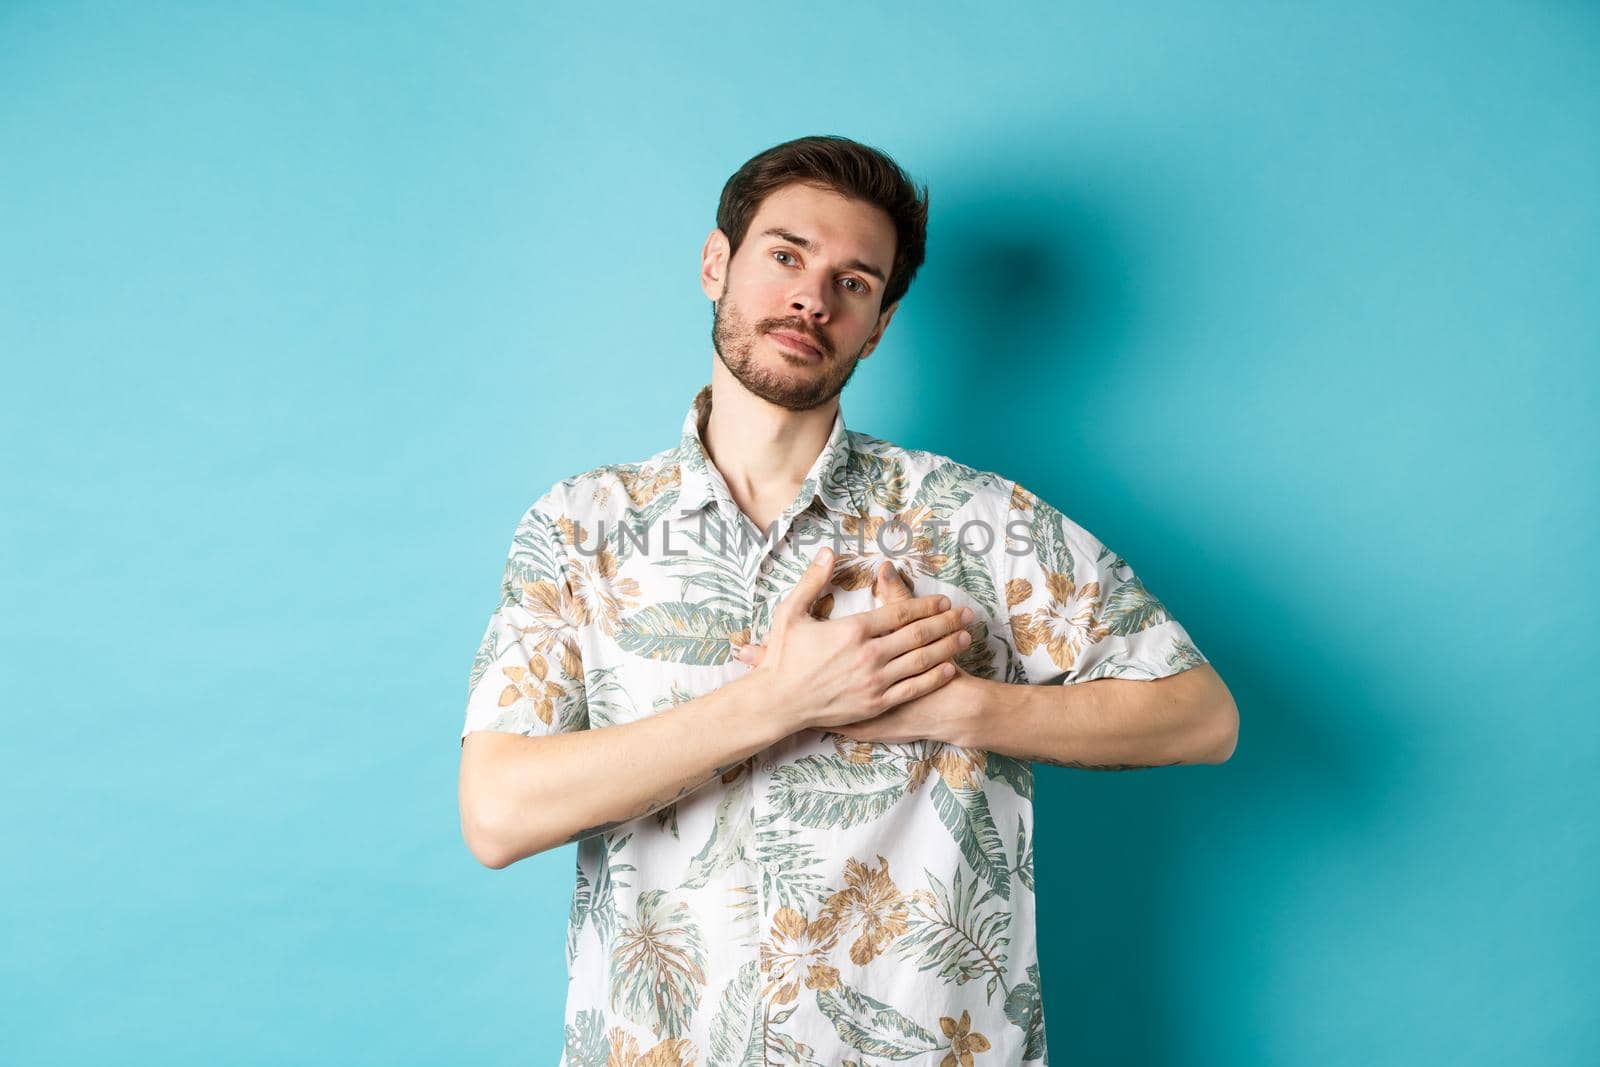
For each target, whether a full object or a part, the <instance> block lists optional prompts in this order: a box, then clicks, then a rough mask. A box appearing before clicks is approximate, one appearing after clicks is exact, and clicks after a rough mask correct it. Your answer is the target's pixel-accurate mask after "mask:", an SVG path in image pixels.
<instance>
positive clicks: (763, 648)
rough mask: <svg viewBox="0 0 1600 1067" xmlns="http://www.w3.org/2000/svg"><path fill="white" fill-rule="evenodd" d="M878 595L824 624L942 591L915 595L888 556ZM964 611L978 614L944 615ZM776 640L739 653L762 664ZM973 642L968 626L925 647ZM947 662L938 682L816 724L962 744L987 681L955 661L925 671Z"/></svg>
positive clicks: (862, 736)
mask: <svg viewBox="0 0 1600 1067" xmlns="http://www.w3.org/2000/svg"><path fill="white" fill-rule="evenodd" d="M819 555H820V553H819ZM815 566H816V564H815V563H813V567H814V568H815ZM810 578H812V575H811V573H810V572H809V571H808V572H807V574H806V577H805V578H802V579H801V582H800V584H799V585H797V586H796V587H795V592H799V590H800V588H801V587H802V586H804V585H806V583H807V580H808V579H810ZM822 588H825V583H824V585H823V586H819V587H818V588H817V590H816V592H815V593H811V594H809V596H810V599H811V600H814V599H815V598H816V595H817V594H818V593H820V592H821V589H822ZM873 595H874V597H876V598H877V599H878V600H879V601H881V602H882V603H883V607H880V608H875V609H873V610H872V611H867V612H862V613H861V614H859V615H851V616H845V617H843V618H841V619H837V620H829V621H828V622H824V623H821V624H820V625H823V626H831V625H834V624H835V623H847V622H850V621H852V620H854V619H870V618H873V617H875V616H881V614H882V613H883V612H885V611H892V610H895V609H897V608H907V609H910V607H911V606H912V605H916V604H919V603H921V602H923V601H930V600H938V599H940V598H939V597H913V596H912V595H911V590H910V589H909V588H908V587H907V586H906V584H905V582H904V581H903V580H902V579H901V577H900V574H899V572H898V571H896V570H895V568H894V566H893V564H891V563H889V562H887V561H886V562H884V563H883V564H881V565H880V566H879V567H878V571H877V575H876V577H875V580H874V582H873ZM791 597H793V594H791ZM809 604H810V600H808V601H807V605H808V608H809ZM781 608H782V605H780V610H781ZM958 614H959V615H960V616H962V617H961V619H960V620H959V621H958V622H957V623H956V625H957V626H960V625H964V624H965V623H968V622H970V621H971V619H972V611H971V609H970V608H963V609H961V611H960V612H959V613H958V612H955V611H949V612H945V614H944V615H942V616H939V618H941V619H942V618H945V617H947V616H956V615H958ZM921 617H922V616H920V615H915V616H911V618H913V619H917V618H921ZM914 625H916V623H915V622H913V623H912V624H911V625H909V626H907V627H906V629H907V630H909V629H911V627H912V626H914ZM777 629H778V628H777V625H776V624H774V626H773V631H772V633H773V635H776V633H777ZM940 633H947V631H943V630H941V631H940ZM771 643H772V642H771V641H770V640H769V642H768V643H767V644H750V645H744V646H742V647H740V648H739V650H738V651H737V652H736V654H735V655H736V658H737V659H739V660H740V662H743V663H749V664H751V665H753V666H756V667H757V668H758V669H759V668H760V667H762V666H764V665H765V663H766V660H767V657H768V650H769V645H770V644H771ZM971 643H972V637H971V635H970V634H969V633H967V632H966V630H964V629H963V630H961V631H960V632H958V633H951V634H948V636H943V637H941V638H940V639H939V640H938V641H936V642H934V643H933V644H929V645H925V646H924V647H923V649H922V650H921V651H924V652H928V651H931V650H932V649H935V648H941V649H946V648H947V649H950V652H949V654H948V657H945V658H953V657H954V656H955V655H956V654H957V653H959V652H960V651H961V649H964V648H966V647H967V646H968V645H970V644H971ZM930 662H932V661H930ZM941 666H942V667H943V668H945V670H946V671H948V674H947V675H940V676H939V678H938V680H937V681H936V682H935V684H934V685H932V686H931V687H929V688H926V689H919V690H917V691H914V692H911V694H910V695H909V696H905V697H900V699H899V700H898V701H896V700H894V699H888V700H887V703H885V704H884V705H883V708H882V710H880V711H878V712H877V713H872V714H869V715H867V716H865V717H859V716H858V717H856V718H853V719H852V718H847V717H845V716H844V715H843V714H836V713H837V712H839V711H840V709H838V708H831V709H829V714H827V715H826V716H825V717H824V718H825V719H826V720H827V721H815V722H813V723H812V726H813V727H814V728H817V729H823V728H825V729H827V730H829V731H830V732H832V733H836V734H841V735H843V736H845V737H848V738H851V739H853V740H856V741H878V742H883V743H891V744H894V743H902V742H907V741H918V740H922V739H924V738H928V739H931V740H935V741H947V742H950V743H952V744H958V743H959V741H957V740H956V738H957V737H959V736H960V735H961V733H962V728H963V727H964V725H965V717H966V716H967V715H968V714H970V712H971V709H972V708H973V707H975V706H976V698H975V695H974V694H973V693H972V688H973V687H974V686H977V685H981V684H982V682H981V681H980V680H979V679H977V678H974V677H973V676H972V675H970V674H968V673H967V672H966V671H964V670H962V669H961V668H960V667H958V666H956V665H955V664H954V663H945V664H939V665H938V666H935V667H934V668H933V669H932V670H929V671H926V672H924V675H923V676H924V677H925V676H926V675H928V674H938V672H939V668H940V667H941ZM895 695H896V693H895V691H894V690H890V692H889V693H887V694H886V697H888V698H893V697H894V696H895Z"/></svg>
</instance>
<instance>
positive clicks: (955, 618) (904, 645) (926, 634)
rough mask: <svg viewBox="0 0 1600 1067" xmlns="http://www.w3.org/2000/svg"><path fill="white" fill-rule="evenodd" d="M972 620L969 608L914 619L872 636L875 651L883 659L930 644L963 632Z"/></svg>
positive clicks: (892, 657)
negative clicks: (884, 632)
mask: <svg viewBox="0 0 1600 1067" xmlns="http://www.w3.org/2000/svg"><path fill="white" fill-rule="evenodd" d="M971 622H972V609H971V608H951V609H950V610H949V611H941V612H940V613H939V614H937V615H932V616H929V617H928V618H925V619H916V620H913V621H912V622H909V623H907V624H906V625H904V626H902V627H900V629H898V630H894V631H892V632H890V633H886V634H883V635H882V636H879V637H875V638H873V639H872V640H873V642H874V643H875V645H876V651H877V652H878V653H879V654H880V655H881V656H883V658H884V659H885V660H891V659H894V658H895V657H897V656H900V655H903V654H905V653H907V652H910V651H912V650H913V649H918V648H921V647H923V646H924V645H929V644H932V643H933V642H935V641H937V640H939V639H940V638H941V637H944V636H945V635H947V634H954V633H957V632H958V631H959V632H963V633H964V632H965V631H966V628H967V626H969V625H970V624H971Z"/></svg>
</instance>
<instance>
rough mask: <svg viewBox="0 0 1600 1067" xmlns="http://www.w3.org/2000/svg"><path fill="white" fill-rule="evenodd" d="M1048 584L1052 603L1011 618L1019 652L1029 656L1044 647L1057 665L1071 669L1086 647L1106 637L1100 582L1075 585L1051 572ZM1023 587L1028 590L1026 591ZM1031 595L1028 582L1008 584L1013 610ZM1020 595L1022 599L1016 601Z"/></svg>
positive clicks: (1008, 599) (1007, 595)
mask: <svg viewBox="0 0 1600 1067" xmlns="http://www.w3.org/2000/svg"><path fill="white" fill-rule="evenodd" d="M1045 584H1046V587H1047V590H1048V592H1049V595H1050V600H1049V602H1048V603H1047V604H1045V606H1044V607H1042V608H1039V609H1038V610H1037V611H1033V612H1029V613H1027V614H1023V615H1013V616H1011V631H1012V633H1013V634H1014V635H1015V637H1016V641H1017V651H1018V652H1020V653H1022V654H1023V655H1024V656H1026V655H1029V654H1031V653H1032V652H1033V650H1034V649H1035V648H1043V649H1044V650H1045V651H1046V652H1048V653H1049V654H1050V658H1051V659H1052V660H1053V661H1054V662H1055V664H1056V666H1058V667H1060V668H1061V669H1063V670H1071V669H1072V665H1073V664H1074V663H1076V662H1077V661H1078V653H1079V652H1081V651H1083V648H1084V646H1085V645H1089V644H1093V643H1094V642H1095V641H1098V640H1100V638H1102V637H1104V636H1106V632H1105V631H1104V630H1103V629H1102V628H1101V624H1100V621H1099V615H1100V583H1099V582H1084V583H1083V584H1082V585H1081V586H1075V585H1073V584H1072V580H1071V579H1070V578H1068V577H1067V576H1066V575H1065V574H1061V573H1059V572H1056V571H1051V572H1049V577H1048V578H1047V580H1046V583H1045ZM1023 586H1027V587H1028V588H1027V589H1026V590H1024V589H1023V588H1022V587H1023ZM1031 595H1032V586H1031V585H1029V583H1027V582H1025V581H1013V582H1008V583H1007V585H1006V600H1007V602H1008V603H1010V604H1011V606H1012V607H1015V606H1016V605H1017V604H1018V603H1021V602H1022V600H1025V599H1026V598H1027V597H1028V596H1031ZM1018 596H1020V597H1021V600H1014V599H1013V598H1014V597H1018Z"/></svg>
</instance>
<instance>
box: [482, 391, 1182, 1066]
mask: <svg viewBox="0 0 1600 1067" xmlns="http://www.w3.org/2000/svg"><path fill="white" fill-rule="evenodd" d="M710 403H711V396H710V386H706V387H705V388H703V389H701V390H700V392H699V394H698V395H697V396H696V397H695V398H694V402H693V404H692V405H691V407H690V409H689V412H688V414H687V415H686V417H685V419H684V422H683V429H682V433H681V435H680V438H679V441H678V443H677V444H676V445H674V446H673V447H672V448H669V449H666V450H664V451H661V452H658V453H656V454H655V455H652V456H650V457H649V458H647V459H644V460H641V461H639V462H636V463H619V464H613V465H608V466H601V467H596V468H594V469H592V470H589V471H586V472H584V473H582V474H578V475H575V476H573V477H570V478H566V479H564V480H562V481H560V482H557V483H556V484H554V485H553V486H551V487H550V489H549V490H547V491H546V492H545V493H544V495H542V496H541V497H540V498H539V499H538V500H537V501H535V502H534V504H533V505H532V507H530V508H529V509H528V511H527V512H526V514H525V515H524V516H523V517H522V519H521V521H520V522H519V523H518V525H517V529H516V533H515V536H514V539H513V541H512V544H511V548H510V552H509V556H508V559H507V562H506V567H505V572H504V578H503V580H502V584H501V600H500V604H499V606H498V608H497V609H496V610H495V611H494V613H493V614H492V616H491V618H490V621H489V626H488V629H487V631H486V632H485V633H484V636H483V641H482V644H481V647H480V648H479V650H478V653H477V656H476V658H475V660H474V662H473V664H472V668H471V673H470V679H469V689H468V691H469V696H468V700H467V707H466V722H465V726H464V728H463V730H462V738H463V739H464V738H465V737H466V735H467V734H468V733H470V732H472V731H474V730H502V731H508V732H512V733H519V734H525V735H529V736H537V735H543V734H551V733H555V732H557V731H566V730H585V729H600V728H604V727H606V726H610V725H613V724H618V723H626V722H632V721H635V720H637V719H640V718H642V717H644V716H647V715H653V714H656V713H657V712H659V711H661V710H663V709H666V708H670V707H673V706H675V705H677V704H680V703H682V702H684V701H687V700H691V699H693V698H695V697H697V696H700V695H702V694H705V693H708V692H710V691H712V690H714V689H716V688H718V687H719V686H722V685H724V684H726V683H728V682H730V681H732V680H733V679H735V678H737V677H739V676H740V675H741V674H743V673H744V672H746V671H748V670H750V669H751V668H750V667H748V666H747V665H745V664H744V663H742V662H740V661H739V660H737V659H735V658H734V657H733V651H734V649H733V646H732V645H731V644H730V641H729V639H730V638H735V639H736V640H738V641H755V642H760V641H762V640H764V638H765V635H766V631H767V629H768V627H769V625H770V623H771V621H772V613H773V608H774V607H775V606H776V605H777V604H778V603H779V601H780V600H782V598H783V597H784V596H785V595H786V594H787V593H788V592H789V590H790V589H791V588H792V587H793V586H794V584H795V582H796V581H797V580H798V579H799V578H800V575H801V573H802V572H803V571H804V570H805V568H806V567H807V565H808V564H809V562H810V560H811V557H812V556H813V555H814V554H815V552H816V550H817V548H819V547H821V546H822V545H824V544H826V545H828V546H829V547H831V548H833V549H834V551H835V565H834V571H833V575H832V582H831V585H830V587H829V589H828V591H827V594H826V595H825V596H824V597H823V598H822V599H821V600H820V601H818V602H817V604H816V607H815V609H814V611H813V614H815V615H818V616H820V617H828V616H842V615H846V614H852V613H855V612H859V611H867V610H870V609H872V608H874V607H876V606H878V602H877V601H876V600H875V599H874V594H873V590H872V588H871V580H872V576H873V573H874V570H875V568H876V567H877V566H878V565H879V564H881V563H882V561H883V560H885V559H889V560H891V561H892V562H893V564H894V566H895V567H896V569H897V570H898V571H899V573H900V574H901V576H902V578H904V579H905V580H906V582H907V584H908V585H909V586H910V587H911V589H912V592H913V593H914V594H915V595H918V596H922V595H926V594H931V593H943V594H945V595H947V596H948V597H949V598H950V601H951V605H952V607H958V608H959V607H962V606H968V607H971V608H972V610H973V613H974V621H973V622H972V623H971V624H970V625H969V626H968V630H969V632H971V633H972V635H973V638H974V640H973V642H972V644H971V645H970V646H968V648H967V649H966V650H964V651H963V652H962V654H961V655H960V656H959V657H958V659H957V661H956V662H957V663H958V664H959V665H960V666H961V667H962V668H963V669H965V670H966V671H968V672H969V673H971V674H974V675H977V676H979V677H983V678H990V679H996V680H1001V681H1005V682H1011V683H1019V684H1028V685H1055V684H1069V683H1076V682H1083V681H1088V680H1090V679H1094V678H1108V677H1115V678H1136V679H1151V678H1160V677H1163V676H1166V675H1170V674H1175V673H1177V672H1179V671H1183V670H1187V669H1188V668H1190V667H1193V666H1196V665H1198V664H1201V663H1205V662H1207V660H1206V658H1205V657H1204V656H1203V655H1202V654H1201V653H1200V651H1199V650H1198V649H1197V648H1196V647H1195V645H1194V643H1193V642H1192V641H1191V640H1190V638H1189V635H1188V634H1187V633H1186V632H1185V631H1184V629H1183V627H1182V626H1180V625H1179V623H1178V622H1177V621H1176V620H1175V619H1173V618H1172V616H1171V615H1170V614H1168V612H1167V611H1166V609H1165V608H1164V607H1163V605H1162V604H1161V602H1160V601H1159V600H1157V599H1156V598H1155V596H1153V595H1152V594H1151V593H1150V591H1149V590H1148V589H1146V588H1145V587H1144V585H1143V583H1142V582H1140V580H1139V579H1138V578H1137V577H1136V576H1135V575H1134V572H1133V570H1132V569H1131V568H1130V567H1129V566H1128V564H1127V562H1126V561H1125V560H1123V559H1122V558H1120V557H1119V556H1117V555H1116V554H1115V553H1113V552H1111V551H1110V550H1109V549H1107V548H1106V547H1105V546H1104V545H1103V544H1101V543H1100V542H1099V541H1098V540H1096V539H1095V538H1094V537H1093V536H1092V535H1091V534H1090V533H1089V532H1088V531H1087V530H1085V529H1084V528H1083V527H1081V526H1078V525H1077V524H1076V523H1074V522H1073V521H1071V520H1070V519H1068V518H1067V517H1066V516H1065V515H1063V514H1062V513H1061V512H1060V511H1057V510H1056V509H1055V508H1054V507H1052V506H1051V505H1050V504H1048V503H1046V502H1045V501H1044V500H1041V499H1040V498H1039V497H1037V496H1035V495H1034V494H1033V493H1031V492H1029V491H1028V490H1026V489H1024V488H1023V487H1022V486H1020V485H1018V484H1017V483H1016V482H1013V481H1010V480H1007V479H1006V478H1003V477H1001V476H1000V475H997V474H994V473H990V472H986V471H980V470H975V469H973V468H971V467H967V466H964V465H962V464H960V463H958V462H956V461H955V460H952V459H949V458H947V457H945V456H941V455H937V454H935V453H932V452H927V451H918V450H913V449H906V448H900V447H897V446H895V445H892V444H890V443H889V442H887V441H884V440H881V439H879V438H875V437H871V436H868V435H865V434H862V433H859V432H857V431H852V430H847V429H846V428H845V425H844V414H843V410H842V408H841V409H840V411H839V412H838V414H837V415H836V417H835V419H834V423H833V429H832V432H831V434H830V435H829V437H828V441H827V444H826V446H825V447H824V448H823V449H822V451H821V453H820V454H819V455H818V456H817V458H816V461H815V463H813V464H812V466H811V469H810V470H809V472H808V473H807V475H806V477H805V479H804V481H803V483H802V484H801V486H800V490H799V492H798V493H796V495H795V498H794V500H793V502H792V503H791V504H790V505H789V506H788V507H787V508H785V509H784V510H783V512H782V514H781V515H780V516H779V517H778V519H777V520H776V522H775V523H774V524H773V525H772V526H771V527H769V529H768V530H767V531H761V530H758V529H757V528H756V526H755V524H754V523H753V522H752V521H751V520H750V519H749V518H748V517H747V516H745V515H744V514H743V513H742V512H741V511H740V509H739V508H738V506H737V505H736V504H735V503H734V500H733V497H732V495H731V494H730V493H729V491H728V487H727V483H726V482H725V481H724V480H723V478H722V476H721V474H720V473H719V472H718V471H717V469H716V467H715V465H714V464H712V463H711V462H710V461H709V460H708V458H707V455H706V452H705V450H704V447H703V443H702V442H703V432H704V426H705V419H706V417H707V416H708V414H709V412H710ZM595 786H596V788H605V771H604V770H603V769H602V768H596V770H595ZM1032 796H1033V773H1032V768H1031V766H1030V764H1029V763H1028V762H1027V761H1025V760H1021V759H1015V758H1012V757H1010V756H1005V755H1001V754H999V753H994V752H984V751H977V750H970V749H964V748H960V747H956V746H953V745H949V744H945V743H941V742H936V741H931V740H924V741H914V742H910V743H904V744H879V743H871V742H857V741H854V740H852V739H849V738H846V737H844V736H843V735H841V734H836V733H831V732H829V731H827V730H820V729H819V730H812V729H806V730H801V731H799V732H797V733H794V734H791V735H790V736H788V737H787V738H785V739H784V740H782V741H780V742H778V743H777V744H774V745H772V746H771V747H769V748H767V749H765V750H763V751H761V752H758V753H756V754H755V755H753V756H751V757H750V758H749V759H747V760H745V761H743V762H742V763H741V764H739V765H738V766H737V767H735V768H734V769H732V770H730V771H728V772H727V773H725V774H723V775H721V776H720V777H719V778H718V779H716V780H713V781H711V782H709V783H707V784H706V785H704V786H702V787H700V788H699V789H698V790H696V791H694V792H692V793H690V794H689V795H688V796H685V797H683V798H681V799H679V800H678V801H677V802H675V803H673V804H671V805H668V806H667V807H664V808H662V809H660V810H658V811H655V812H653V813H650V814H647V815H644V816H641V817H639V818H637V819H634V820H631V821H629V822H625V823H623V824H621V825H619V826H615V827H613V828H609V829H605V830H603V831H597V832H595V833H593V834H591V835H589V836H587V837H584V838H582V839H581V840H580V841H579V842H578V846H577V850H576V851H577V856H576V884H575V886H574V888H573V894H572V906H571V912H570V915H569V918H568V923H567V938H566V960H567V967H568V973H569V981H568V987H567V1000H566V1013H565V1033H564V1040H563V1042H562V1056H561V1060H560V1064H561V1067H579V1065H583V1067H619V1065H633V1064H648V1065H652V1067H660V1065H687V1064H707V1065H713V1067H715V1065H754V1064H821V1065H827V1067H839V1065H865V1064H887V1063H900V1064H905V1063H910V1064H925V1065H939V1067H955V1065H957V1064H960V1065H971V1064H974V1063H976V1064H979V1065H982V1064H1018V1063H1044V1062H1045V1026H1044V1011H1043V1006H1042V1001H1041V983H1040V974H1039V963H1038V956H1037V951H1036V946H1035V919H1036V914H1037V905H1036V902H1035V898H1034V877H1033V803H1032ZM553 1046H554V1042H553V1041H552V1049H553Z"/></svg>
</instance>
